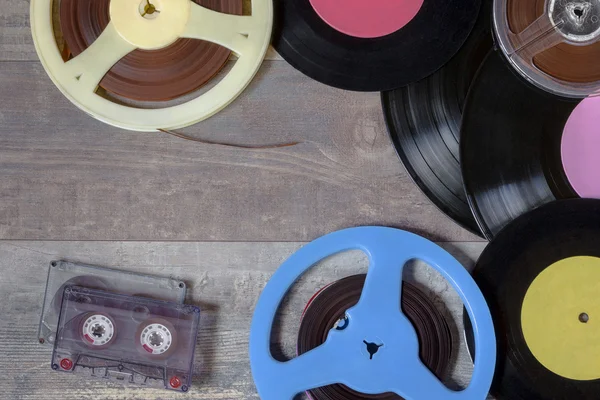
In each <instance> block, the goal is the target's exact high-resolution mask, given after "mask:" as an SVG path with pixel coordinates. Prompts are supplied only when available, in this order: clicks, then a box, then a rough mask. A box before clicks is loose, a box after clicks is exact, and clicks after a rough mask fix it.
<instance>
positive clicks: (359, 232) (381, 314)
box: [250, 227, 496, 400]
mask: <svg viewBox="0 0 600 400" xmlns="http://www.w3.org/2000/svg"><path fill="white" fill-rule="evenodd" d="M347 250H362V251H363V252H365V253H366V254H367V256H368V258H369V262H370V266H369V271H368V274H367V278H366V281H365V285H364V288H363V291H362V294H361V298H360V300H359V302H358V304H356V306H354V307H352V308H351V309H349V310H348V311H347V316H348V320H349V323H348V327H347V328H346V329H344V330H335V329H334V330H331V331H330V332H329V334H328V336H327V339H326V341H325V343H323V344H322V345H321V346H319V347H317V348H315V349H313V350H311V351H309V352H307V353H305V354H303V355H301V356H299V357H296V358H294V359H292V360H290V361H287V362H280V361H277V360H275V359H274V358H273V356H272V355H271V351H270V337H271V328H272V326H273V321H274V319H275V314H276V312H277V309H278V307H279V304H280V303H281V301H282V300H283V298H284V296H285V294H286V292H287V291H288V289H289V288H290V287H291V286H292V285H293V284H294V282H295V281H296V280H297V279H298V278H299V277H300V276H301V275H302V274H303V273H304V272H306V271H307V270H308V269H309V268H311V267H312V266H313V265H315V264H316V263H318V262H319V261H321V260H323V259H324V258H327V257H329V256H331V255H334V254H336V253H340V252H342V251H347ZM414 259H420V260H423V261H424V262H426V263H428V264H429V265H431V266H432V267H433V268H435V269H436V270H438V271H439V272H440V273H441V274H442V275H443V276H444V277H445V278H446V279H447V280H448V281H449V282H450V283H451V284H452V286H453V287H454V288H455V289H456V291H457V292H458V294H459V295H460V297H461V299H462V301H463V303H464V305H465V308H466V309H467V311H468V313H469V316H470V317H471V321H473V331H474V335H475V344H476V346H475V348H476V357H475V368H474V372H473V377H472V379H471V383H470V385H469V386H468V387H467V388H466V389H465V390H462V391H453V390H450V389H448V388H446V386H444V384H443V383H441V382H440V381H439V380H438V379H437V378H436V377H435V375H433V373H431V372H430V371H429V369H428V368H427V367H426V366H425V365H424V364H423V363H422V362H421V360H420V359H419V342H418V339H417V334H416V332H415V329H414V327H413V326H412V324H411V323H410V321H409V320H408V318H407V317H406V316H405V315H404V314H403V313H402V310H401V309H400V307H399V304H400V298H401V290H402V285H401V284H400V282H401V280H402V269H403V267H404V265H405V264H406V263H407V262H408V261H410V260H414ZM365 343H372V344H375V345H376V346H380V345H381V347H379V348H378V350H377V352H376V353H374V354H373V355H372V358H371V353H370V352H369V349H367V346H366V345H365ZM370 350H371V352H372V351H373V347H371V349H370ZM495 362H496V338H495V334H494V326H493V323H492V317H491V315H490V310H489V308H488V306H487V304H486V302H485V299H484V297H483V295H482V294H481V291H480V290H479V288H478V287H477V285H476V284H475V282H474V281H473V279H472V278H471V276H470V275H469V273H468V272H467V271H466V270H465V268H464V267H463V266H462V265H461V264H460V263H459V262H458V261H457V260H456V259H455V258H454V257H452V256H451V255H450V254H448V253H447V252H446V251H445V250H443V249H442V248H441V247H439V246H437V245H436V244H434V243H432V242H430V241H428V240H427V239H424V238H422V237H420V236H417V235H414V234H412V233H408V232H405V231H401V230H397V229H392V228H382V227H362V228H353V229H346V230H342V231H339V232H334V233H331V234H329V235H326V236H323V237H322V238H319V239H317V240H315V241H314V242H311V243H309V244H307V245H306V246H304V247H303V248H301V249H300V250H298V251H297V252H296V253H295V254H293V255H292V256H291V257H290V258H289V259H288V260H287V261H285V262H284V263H283V264H282V266H281V267H280V268H279V269H278V270H277V271H276V272H275V274H274V275H273V277H272V278H271V280H270V281H269V282H268V283H267V285H266V287H265V289H264V290H263V292H262V294H261V296H260V298H259V300H258V303H257V305H256V310H255V312H254V318H253V320H252V327H251V330H250V364H251V367H252V374H253V377H254V382H255V383H256V388H257V390H258V393H259V395H260V398H261V399H262V400H291V399H293V397H294V396H295V395H296V394H298V393H301V392H304V391H306V390H310V389H314V388H317V387H321V386H326V385H331V384H335V383H339V384H343V385H346V386H348V387H349V388H351V389H353V390H355V391H358V392H361V393H365V394H377V393H384V392H393V393H396V394H398V395H399V396H402V397H403V398H404V399H406V400H432V399H435V400H446V399H448V400H450V399H460V400H483V399H485V398H486V396H487V394H488V391H489V388H490V385H491V382H492V378H493V375H494V367H495Z"/></svg>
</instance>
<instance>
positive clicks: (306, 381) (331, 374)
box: [279, 330, 349, 399]
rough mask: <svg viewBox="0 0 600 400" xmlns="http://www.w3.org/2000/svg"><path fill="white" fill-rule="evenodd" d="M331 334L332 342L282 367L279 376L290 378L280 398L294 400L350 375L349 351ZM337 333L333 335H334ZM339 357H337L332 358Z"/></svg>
mask: <svg viewBox="0 0 600 400" xmlns="http://www.w3.org/2000/svg"><path fill="white" fill-rule="evenodd" d="M336 333H337V332H335V331H333V330H332V331H331V332H330V335H329V337H328V340H327V341H326V342H325V343H323V344H322V345H321V346H319V347H317V348H315V349H313V350H311V351H309V352H308V353H305V354H303V355H301V356H298V357H296V358H294V359H292V360H290V361H287V362H285V363H282V364H281V368H280V369H279V373H281V374H282V379H285V380H288V379H290V384H289V385H286V386H285V389H284V390H285V392H286V393H281V397H280V398H282V399H283V398H285V399H291V398H293V396H294V395H296V394H298V393H301V392H304V391H306V390H309V389H313V388H317V387H321V386H325V385H330V384H332V383H339V382H340V381H341V380H343V377H344V376H346V375H347V373H348V371H347V369H348V365H349V363H348V362H347V361H348V359H347V357H345V354H346V349H345V348H343V347H342V346H340V344H341V343H342V342H341V341H339V340H336V338H335V337H334V336H335V334H336ZM332 334H333V335H332ZM332 354H336V355H337V356H336V357H331V355H332Z"/></svg>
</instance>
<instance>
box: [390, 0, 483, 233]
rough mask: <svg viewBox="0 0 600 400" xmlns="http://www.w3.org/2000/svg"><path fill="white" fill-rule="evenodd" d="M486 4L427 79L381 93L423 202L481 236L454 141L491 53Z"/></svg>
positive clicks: (399, 149) (394, 136) (393, 134)
mask: <svg viewBox="0 0 600 400" xmlns="http://www.w3.org/2000/svg"><path fill="white" fill-rule="evenodd" d="M490 14H491V1H484V2H483V5H482V9H481V13H480V15H479V18H478V21H477V24H476V25H475V28H474V29H473V32H472V33H471V35H470V36H469V38H468V39H467V41H466V43H465V45H464V46H463V47H462V48H461V50H460V51H459V52H458V54H457V55H456V56H455V57H454V58H453V59H452V60H451V61H450V62H449V63H448V64H447V65H446V66H444V67H443V68H442V69H440V70H439V71H438V72H436V73H435V74H433V75H431V76H430V77H428V78H426V79H424V80H422V81H419V82H417V83H413V84H411V85H408V86H407V87H405V88H401V89H397V90H393V91H388V92H383V93H382V95H381V100H382V105H383V111H384V115H385V120H386V125H387V128H388V132H389V134H390V136H391V138H392V141H393V142H394V146H395V148H396V151H397V153H398V156H399V157H400V159H401V160H402V163H403V164H404V166H405V168H406V170H407V171H408V173H409V174H410V176H411V177H412V178H413V180H414V181H415V183H416V184H417V185H418V186H419V188H420V189H421V190H422V191H423V192H424V193H425V194H426V195H427V197H428V198H429V199H430V200H431V201H432V202H433V203H434V204H435V205H436V206H437V207H438V208H439V209H440V210H442V211H443V212H444V213H445V214H446V215H448V216H449V217H450V218H452V219H453V220H454V221H456V222H457V223H458V224H459V225H461V226H462V227H464V228H466V229H468V230H469V231H471V232H473V233H475V234H476V235H479V236H481V231H480V230H479V227H478V225H477V222H476V221H475V218H474V217H473V213H472V212H471V210H470V208H469V204H468V202H467V198H466V195H465V192H464V186H463V181H462V175H461V169H460V159H459V140H460V124H461V120H462V112H463V107H464V102H465V98H466V96H467V92H468V90H469V87H470V85H471V82H472V80H473V77H474V76H475V73H476V72H477V69H478V68H479V66H480V64H481V62H482V61H483V60H484V58H485V56H486V55H487V53H488V51H489V50H490V49H491V48H492V35H491V25H490Z"/></svg>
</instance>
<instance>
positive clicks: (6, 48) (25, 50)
mask: <svg viewBox="0 0 600 400" xmlns="http://www.w3.org/2000/svg"><path fill="white" fill-rule="evenodd" d="M244 3H249V1H247V0H244ZM0 7H1V11H0V61H37V60H38V57H37V54H36V51H35V46H34V44H33V38H32V37H31V30H30V24H29V0H0ZM245 9H249V6H248V5H247V4H245ZM266 59H267V60H282V58H281V56H280V55H279V54H277V52H276V51H275V50H274V49H273V48H272V47H270V48H269V51H268V53H267V56H266Z"/></svg>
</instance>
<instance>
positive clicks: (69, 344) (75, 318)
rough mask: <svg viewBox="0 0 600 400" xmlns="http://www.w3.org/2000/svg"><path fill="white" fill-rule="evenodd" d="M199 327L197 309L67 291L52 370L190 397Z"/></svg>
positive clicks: (79, 289)
mask: <svg viewBox="0 0 600 400" xmlns="http://www.w3.org/2000/svg"><path fill="white" fill-rule="evenodd" d="M199 322H200V309H199V308H198V307H195V306H191V305H186V304H180V303H172V302H166V301H162V300H153V299H148V298H144V297H137V296H128V295H123V294H116V293H110V292H105V291H102V290H95V289H88V288H84V287H81V286H67V287H66V288H65V289H64V291H63V297H62V305H61V307H60V315H59V320H58V327H57V334H56V341H55V343H54V351H53V353H52V369H54V370H57V371H63V372H68V373H74V374H78V375H80V376H83V377H89V378H97V379H105V380H109V381H116V382H120V383H123V384H129V385H137V386H145V387H155V388H165V389H171V390H176V391H180V392H187V391H188V390H189V388H190V385H191V383H192V373H193V362H194V352H195V348H196V338H197V336H198V326H199Z"/></svg>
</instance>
